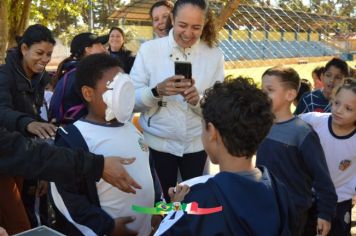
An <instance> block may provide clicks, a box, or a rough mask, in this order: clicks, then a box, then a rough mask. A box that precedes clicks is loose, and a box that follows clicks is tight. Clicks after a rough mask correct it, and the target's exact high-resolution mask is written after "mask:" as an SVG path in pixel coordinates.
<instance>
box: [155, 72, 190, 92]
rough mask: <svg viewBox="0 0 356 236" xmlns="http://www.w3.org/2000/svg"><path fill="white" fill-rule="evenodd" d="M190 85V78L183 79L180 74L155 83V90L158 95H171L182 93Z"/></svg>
mask: <svg viewBox="0 0 356 236" xmlns="http://www.w3.org/2000/svg"><path fill="white" fill-rule="evenodd" d="M191 86H192V82H191V80H190V79H184V76H182V75H175V76H172V77H169V78H167V79H165V80H164V81H162V82H161V83H158V84H157V92H158V94H159V95H160V96H172V95H177V94H182V93H183V92H184V91H185V90H186V89H188V88H189V87H191Z"/></svg>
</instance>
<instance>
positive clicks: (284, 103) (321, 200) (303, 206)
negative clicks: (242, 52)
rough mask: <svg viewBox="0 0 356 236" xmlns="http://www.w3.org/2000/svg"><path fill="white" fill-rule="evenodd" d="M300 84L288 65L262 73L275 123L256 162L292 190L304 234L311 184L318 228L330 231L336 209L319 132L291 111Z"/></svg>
mask: <svg viewBox="0 0 356 236" xmlns="http://www.w3.org/2000/svg"><path fill="white" fill-rule="evenodd" d="M299 86H300V78H299V75H298V73H297V72H296V71H295V70H294V69H292V68H288V67H281V66H277V67H273V68H270V69H268V70H267V71H265V73H264V74H263V76H262V88H263V91H264V92H265V93H266V94H267V95H268V96H269V97H270V99H271V100H272V103H273V107H272V110H273V113H274V115H275V116H276V119H275V124H274V125H273V126H272V128H271V130H270V132H269V134H268V135H267V137H266V138H265V140H264V141H263V142H262V143H261V145H260V146H259V148H258V151H257V159H256V164H257V165H264V166H266V167H267V168H268V169H269V170H270V171H271V172H272V173H273V174H275V175H276V176H277V178H278V179H279V180H281V181H282V182H283V183H284V184H285V185H286V187H287V188H288V192H289V193H290V194H291V200H292V201H293V203H294V205H295V207H296V211H297V217H298V220H299V224H298V231H297V232H295V235H302V234H303V228H304V225H305V223H306V219H307V211H308V209H309V208H310V207H311V204H312V191H311V189H312V184H313V187H314V188H315V191H316V195H317V197H318V202H317V210H318V224H317V227H318V230H319V232H320V233H321V235H327V233H328V232H329V230H330V221H331V219H332V217H333V215H334V213H335V209H336V199H337V197H336V193H335V189H334V185H333V183H332V181H331V178H330V174H329V171H328V168H327V165H326V161H325V156H324V152H323V149H322V147H321V144H320V141H319V138H318V136H317V134H316V133H315V132H314V131H313V130H312V128H311V127H310V126H309V125H307V124H306V123H305V122H304V121H302V120H301V119H299V118H298V117H294V116H293V114H292V112H291V109H290V108H291V104H292V102H293V100H294V99H295V97H296V95H297V93H298V89H299Z"/></svg>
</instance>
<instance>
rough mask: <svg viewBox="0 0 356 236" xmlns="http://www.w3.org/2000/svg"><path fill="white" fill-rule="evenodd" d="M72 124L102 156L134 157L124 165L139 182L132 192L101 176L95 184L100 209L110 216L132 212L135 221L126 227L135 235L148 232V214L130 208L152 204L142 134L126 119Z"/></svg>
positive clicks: (149, 222) (149, 228) (152, 193)
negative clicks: (116, 122) (119, 122)
mask: <svg viewBox="0 0 356 236" xmlns="http://www.w3.org/2000/svg"><path fill="white" fill-rule="evenodd" d="M74 125H75V126H76V127H77V128H78V129H79V130H80V132H81V134H82V135H83V137H84V139H85V141H86V143H87V145H88V147H89V151H90V152H93V153H96V154H102V155H104V156H105V157H108V156H120V157H124V158H129V157H136V160H135V162H133V163H132V164H130V165H125V169H126V170H127V172H128V173H129V175H130V176H131V177H132V178H133V179H134V180H136V182H137V183H139V184H140V185H141V186H142V189H141V190H140V189H138V190H136V194H129V193H124V192H122V191H121V190H119V189H118V188H116V187H114V186H112V185H111V184H109V183H107V182H105V181H104V180H103V179H101V180H100V181H99V182H98V183H97V184H96V187H97V191H98V196H99V200H100V205H101V208H102V209H103V210H105V211H106V212H107V213H108V214H109V215H110V216H111V217H113V218H117V217H122V216H135V217H136V219H135V221H134V222H132V223H130V224H128V225H127V227H128V228H130V229H132V230H135V231H136V232H138V235H149V234H150V233H151V215H147V214H139V213H136V212H134V211H132V210H131V207H132V205H133V204H135V205H139V206H146V207H154V189H153V180H152V176H151V171H150V166H149V151H148V146H147V145H146V144H145V143H144V140H143V136H142V134H141V133H140V132H139V131H138V130H137V129H136V128H135V127H134V126H133V125H132V124H131V123H128V122H127V123H125V124H124V125H123V126H117V125H116V126H109V125H107V126H106V125H98V124H93V123H90V122H87V121H82V120H79V121H77V122H75V123H74Z"/></svg>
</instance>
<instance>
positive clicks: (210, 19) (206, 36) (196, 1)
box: [172, 0, 218, 48]
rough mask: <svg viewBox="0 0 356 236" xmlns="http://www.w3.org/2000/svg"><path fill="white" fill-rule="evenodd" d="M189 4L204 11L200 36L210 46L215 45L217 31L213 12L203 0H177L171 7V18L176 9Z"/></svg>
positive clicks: (174, 15)
mask: <svg viewBox="0 0 356 236" xmlns="http://www.w3.org/2000/svg"><path fill="white" fill-rule="evenodd" d="M186 4H191V5H193V6H197V7H199V8H200V9H201V10H203V11H204V12H205V24H204V28H203V32H202V35H201V36H200V38H201V39H202V40H203V41H204V42H205V43H206V44H207V45H208V46H209V47H210V48H211V47H213V46H216V45H217V41H218V32H217V30H216V25H215V18H214V14H213V13H212V11H211V10H210V8H209V6H208V4H207V3H206V2H205V0H178V1H177V2H176V3H175V4H174V7H173V10H172V14H173V18H175V17H176V15H177V13H178V10H179V9H180V8H181V7H182V6H184V5H186Z"/></svg>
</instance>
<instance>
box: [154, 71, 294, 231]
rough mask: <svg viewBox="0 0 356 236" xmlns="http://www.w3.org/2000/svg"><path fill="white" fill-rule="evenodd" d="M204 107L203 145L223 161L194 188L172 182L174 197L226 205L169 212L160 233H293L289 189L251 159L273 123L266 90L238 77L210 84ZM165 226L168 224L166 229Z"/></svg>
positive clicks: (213, 158)
mask: <svg viewBox="0 0 356 236" xmlns="http://www.w3.org/2000/svg"><path fill="white" fill-rule="evenodd" d="M201 108H202V115H203V122H202V127H203V132H202V135H201V138H202V141H203V145H204V149H205V151H206V152H207V153H208V156H209V158H210V160H211V162H212V163H214V164H218V165H219V167H220V173H219V174H217V175H216V176H215V177H212V178H210V179H208V180H207V181H206V182H205V183H198V184H196V185H194V186H192V187H191V188H190V190H189V187H188V186H186V185H183V186H179V185H178V186H177V187H176V188H175V193H174V192H173V189H172V188H171V189H170V192H169V193H170V196H171V200H172V201H175V202H176V201H180V200H182V198H184V200H183V202H185V203H191V202H197V203H198V206H199V208H209V207H218V206H222V211H220V212H216V213H213V214H209V215H190V214H178V213H177V214H175V217H172V218H171V217H170V216H167V217H166V218H165V219H164V220H163V222H162V223H161V226H160V228H159V232H158V233H163V234H164V235H290V230H291V224H290V223H291V222H292V220H291V218H292V215H293V211H292V210H293V209H292V208H290V206H291V205H290V204H289V202H288V199H289V198H288V195H287V192H286V189H285V188H284V186H283V185H281V184H280V182H278V181H277V180H276V179H275V178H274V177H273V176H272V175H271V174H270V173H269V172H268V170H267V169H266V168H265V167H255V165H254V163H253V161H252V157H253V155H254V154H255V152H256V150H257V147H258V145H259V144H260V142H261V141H262V140H263V139H264V137H265V136H266V135H267V133H268V131H269V129H270V127H271V126H272V124H273V119H274V116H273V114H272V112H271V103H270V101H269V99H268V98H267V96H266V95H265V94H264V93H263V92H262V91H261V90H260V89H258V88H257V86H256V84H255V83H254V82H253V80H252V79H249V78H242V77H238V78H236V79H234V80H226V81H225V82H223V83H220V82H217V83H215V85H214V86H213V87H212V88H210V89H208V90H206V91H205V94H204V97H203V100H202V102H201ZM188 192H189V193H188ZM185 194H187V195H186V196H185ZM267 206H268V207H267ZM179 216H181V217H179ZM173 218H174V219H173ZM168 224H171V225H172V224H173V226H172V227H170V228H169V226H167V225H168ZM164 228H168V230H167V231H165V232H164Z"/></svg>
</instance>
